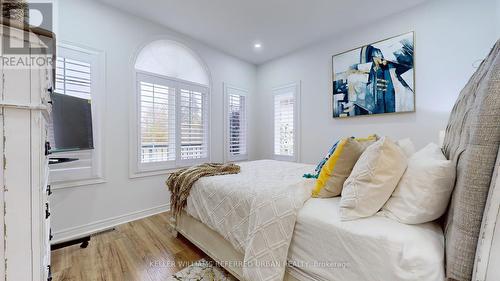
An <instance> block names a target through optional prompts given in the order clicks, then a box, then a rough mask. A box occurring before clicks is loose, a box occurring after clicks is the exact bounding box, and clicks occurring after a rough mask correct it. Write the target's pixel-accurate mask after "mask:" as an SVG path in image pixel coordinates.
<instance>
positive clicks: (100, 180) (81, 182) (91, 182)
mask: <svg viewBox="0 0 500 281" xmlns="http://www.w3.org/2000/svg"><path fill="white" fill-rule="evenodd" d="M106 182H107V180H106V179H104V178H95V179H88V180H77V181H66V182H55V183H51V184H50V186H51V189H52V190H57V189H64V188H73V187H80V186H87V185H94V184H103V183H106Z"/></svg>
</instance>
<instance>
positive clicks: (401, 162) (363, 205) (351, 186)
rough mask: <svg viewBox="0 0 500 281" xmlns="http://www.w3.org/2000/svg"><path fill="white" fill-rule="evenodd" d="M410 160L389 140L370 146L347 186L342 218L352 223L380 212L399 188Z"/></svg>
mask: <svg viewBox="0 0 500 281" xmlns="http://www.w3.org/2000/svg"><path fill="white" fill-rule="evenodd" d="M407 160H408V159H407V158H406V156H405V154H404V152H403V151H402V149H401V148H400V147H399V146H398V145H396V144H395V143H394V142H393V141H391V140H390V139H389V138H387V137H384V138H381V139H380V140H378V141H377V142H376V143H374V144H372V145H370V146H369V147H368V148H367V149H366V150H365V152H363V154H362V155H361V157H360V158H359V160H358V162H357V163H356V165H354V168H353V170H352V173H351V175H350V176H349V177H348V178H347V180H346V181H345V183H344V187H343V189H342V198H341V200H340V218H341V219H342V220H353V219H357V218H363V217H369V216H372V215H374V214H375V213H377V212H378V211H379V210H380V208H382V206H384V204H385V202H387V199H389V197H390V196H391V194H392V192H393V191H394V189H395V188H396V185H397V184H398V181H399V180H400V179H401V176H402V175H403V173H404V171H405V169H406V166H407Z"/></svg>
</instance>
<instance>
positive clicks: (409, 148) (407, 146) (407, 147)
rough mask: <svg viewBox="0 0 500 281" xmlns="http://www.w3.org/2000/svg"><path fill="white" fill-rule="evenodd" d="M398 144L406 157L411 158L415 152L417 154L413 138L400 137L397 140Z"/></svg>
mask: <svg viewBox="0 0 500 281" xmlns="http://www.w3.org/2000/svg"><path fill="white" fill-rule="evenodd" d="M396 144H397V145H399V147H401V149H402V150H403V152H404V153H405V155H406V157H408V158H410V157H411V156H412V155H413V154H415V145H414V144H413V142H412V141H411V139H409V138H406V139H400V140H398V141H397V142H396Z"/></svg>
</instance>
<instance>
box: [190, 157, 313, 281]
mask: <svg viewBox="0 0 500 281" xmlns="http://www.w3.org/2000/svg"><path fill="white" fill-rule="evenodd" d="M240 166H241V172H240V173H239V174H234V175H224V176H214V177H205V178H201V179H200V180H198V181H197V182H196V183H195V184H194V185H193V188H192V189H191V192H190V195H189V198H188V201H187V206H186V211H187V213H188V214H189V215H191V216H193V217H194V218H196V219H198V220H200V221H201V222H203V223H204V224H206V225H207V226H209V227H210V228H212V229H213V230H215V231H217V232H218V233H219V234H221V235H222V236H224V237H225V239H227V240H228V241H229V242H231V244H232V245H233V246H234V247H235V248H236V250H238V251H240V252H241V253H243V254H244V257H245V258H244V262H245V265H244V267H243V277H244V278H245V280H248V281H281V280H282V279H283V275H284V273H285V268H286V261H287V254H288V248H289V245H290V241H291V239H292V233H293V229H294V226H295V221H296V217H297V213H298V211H299V210H300V209H301V208H302V206H303V204H304V202H305V201H306V200H307V199H309V198H310V194H311V189H312V185H313V184H314V181H312V180H306V179H304V178H302V175H303V174H304V173H308V172H311V171H312V170H313V169H314V166H311V165H306V164H297V163H290V162H279V161H273V160H260V161H253V162H244V163H241V164H240Z"/></svg>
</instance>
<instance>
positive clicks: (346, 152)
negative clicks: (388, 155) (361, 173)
mask: <svg viewBox="0 0 500 281" xmlns="http://www.w3.org/2000/svg"><path fill="white" fill-rule="evenodd" d="M376 140H377V136H376V135H372V136H369V137H367V138H357V139H355V138H345V139H342V140H340V141H339V142H337V143H336V144H335V145H334V147H333V151H332V153H330V156H329V157H328V159H327V160H326V162H325V163H324V165H322V167H321V170H320V172H319V175H318V180H317V181H316V186H315V188H314V190H313V192H312V196H313V197H320V198H328V197H334V196H339V195H340V193H341V192H342V185H343V184H344V181H345V180H346V179H347V177H349V175H350V174H351V171H352V168H353V167H354V164H356V161H358V158H359V156H361V154H362V153H363V151H364V150H365V148H366V147H368V146H369V145H370V144H373V143H374V142H375V141H376Z"/></svg>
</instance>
